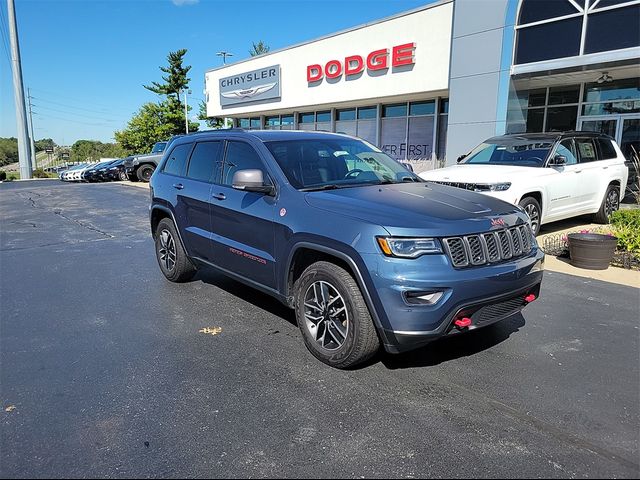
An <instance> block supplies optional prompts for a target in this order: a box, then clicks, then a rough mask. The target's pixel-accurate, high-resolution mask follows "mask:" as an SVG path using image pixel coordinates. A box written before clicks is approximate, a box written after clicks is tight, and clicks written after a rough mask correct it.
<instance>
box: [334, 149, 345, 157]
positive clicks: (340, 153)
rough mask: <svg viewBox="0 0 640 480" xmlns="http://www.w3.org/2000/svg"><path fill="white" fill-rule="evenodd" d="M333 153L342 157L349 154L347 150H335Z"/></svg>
mask: <svg viewBox="0 0 640 480" xmlns="http://www.w3.org/2000/svg"><path fill="white" fill-rule="evenodd" d="M333 154H334V155H335V156H336V157H341V156H343V155H349V152H347V151H345V150H336V151H335V152H333Z"/></svg>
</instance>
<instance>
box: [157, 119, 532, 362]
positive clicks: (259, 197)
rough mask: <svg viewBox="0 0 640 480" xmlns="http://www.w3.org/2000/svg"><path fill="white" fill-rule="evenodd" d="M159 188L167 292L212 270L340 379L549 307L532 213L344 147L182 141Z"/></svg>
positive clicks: (272, 134)
mask: <svg viewBox="0 0 640 480" xmlns="http://www.w3.org/2000/svg"><path fill="white" fill-rule="evenodd" d="M150 186H151V190H150V192H151V205H150V222H151V232H152V235H153V238H154V241H155V250H156V257H157V260H158V264H159V267H160V270H161V272H162V273H163V274H164V276H165V277H166V278H167V279H168V280H170V281H172V282H184V281H188V280H189V279H191V278H192V277H193V275H194V274H195V272H196V270H197V269H198V268H199V267H201V266H210V267H213V268H215V269H217V270H219V271H221V272H223V273H224V274H226V275H228V276H230V277H232V278H235V279H236V280H239V281H241V282H244V283H246V284H247V285H250V286H252V287H255V288H256V289H258V290H261V291H263V292H266V293H268V294H270V295H273V296H274V297H276V298H277V299H279V300H280V301H282V302H283V303H284V304H285V305H287V306H289V307H290V308H292V309H294V310H295V315H296V318H297V321H298V326H299V328H300V331H301V334H302V337H303V339H304V342H305V344H306V346H307V347H308V349H309V351H310V352H311V353H312V354H313V355H315V356H316V357H317V358H318V359H320V360H321V361H323V362H325V363H326V364H328V365H331V366H333V367H337V368H347V367H351V366H354V365H357V364H360V363H362V362H364V361H366V360H367V359H369V358H370V357H372V356H373V355H374V354H375V353H376V352H377V351H378V350H379V347H380V345H382V346H383V347H384V348H385V349H386V350H387V351H388V352H391V353H399V352H402V351H407V350H411V349H414V348H417V347H419V346H421V345H424V344H426V343H428V342H430V341H433V340H434V339H437V338H440V337H443V336H446V335H451V334H455V333H458V332H464V331H469V330H473V329H476V328H480V327H484V326H486V325H489V324H492V323H494V322H497V321H499V320H502V319H504V318H506V317H508V316H511V315H513V314H515V313H517V312H519V311H520V310H521V309H522V308H523V307H524V306H525V305H527V304H528V303H529V302H531V301H533V300H535V299H536V298H537V296H538V294H539V290H540V283H541V281H542V274H543V265H544V254H543V252H542V251H541V250H540V249H539V248H538V245H537V244H536V241H535V238H534V236H533V233H532V231H531V227H530V225H529V219H528V217H527V215H526V213H525V212H524V211H523V210H522V209H521V208H519V207H516V206H514V205H511V204H509V203H506V202H504V201H501V200H498V199H495V198H491V197H489V196H486V195H480V194H478V193H475V192H470V191H465V190H460V189H456V188H452V187H447V186H443V185H438V184H434V183H426V182H423V181H422V180H421V179H420V178H419V177H418V176H417V175H415V174H413V173H412V172H410V171H408V170H407V169H405V168H404V167H403V166H402V165H400V164H399V163H398V162H396V161H395V160H393V159H392V158H390V157H389V156H387V155H386V154H385V153H384V152H382V151H380V150H379V149H377V148H375V147H372V146H371V145H370V144H368V143H366V142H364V141H362V140H359V139H356V138H353V137H349V136H346V135H339V134H333V133H322V132H301V131H251V132H245V131H243V130H235V129H234V130H220V131H209V132H202V133H198V134H194V135H190V136H184V137H182V138H179V139H177V140H175V141H174V142H173V143H172V144H171V145H170V146H169V148H168V151H167V153H166V154H165V156H164V158H163V160H162V162H161V163H160V165H159V167H158V169H157V170H156V172H155V173H154V174H153V176H152V178H151V185H150ZM212 308H213V309H215V307H212Z"/></svg>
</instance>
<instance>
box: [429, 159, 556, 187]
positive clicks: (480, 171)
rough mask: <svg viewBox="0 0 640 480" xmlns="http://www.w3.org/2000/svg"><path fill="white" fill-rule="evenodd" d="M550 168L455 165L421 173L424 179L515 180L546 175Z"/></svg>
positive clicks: (471, 181)
mask: <svg viewBox="0 0 640 480" xmlns="http://www.w3.org/2000/svg"><path fill="white" fill-rule="evenodd" d="M547 171H548V169H546V168H539V167H518V166H514V165H464V164H463V165H454V166H452V167H447V168H438V169H436V170H428V171H426V172H422V173H421V174H420V178H423V179H424V180H435V181H442V182H463V183H500V182H513V181H514V180H517V179H519V178H527V179H529V178H532V177H537V176H540V175H544V174H545V173H546V172H547Z"/></svg>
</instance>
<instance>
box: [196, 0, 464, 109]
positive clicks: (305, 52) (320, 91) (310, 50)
mask: <svg viewBox="0 0 640 480" xmlns="http://www.w3.org/2000/svg"><path fill="white" fill-rule="evenodd" d="M452 15H453V3H444V4H440V5H436V6H434V7H432V8H426V9H424V10H420V11H417V12H413V13H410V14H407V15H404V16H399V17H396V18H392V19H390V20H386V21H383V22H380V23H376V24H373V25H368V26H366V27H362V28H358V29H356V30H352V31H348V32H345V33H341V34H339V35H334V36H331V37H329V38H325V39H322V40H319V41H316V42H312V43H307V44H303V45H300V46H297V47H294V48H291V49H288V50H284V51H279V52H274V53H271V54H267V55H264V56H261V57H258V58H255V59H251V60H249V61H245V62H240V63H238V64H232V65H228V66H226V67H223V68H219V69H216V70H212V71H209V72H207V73H206V74H205V88H206V91H207V93H208V102H207V115H208V116H211V117H220V116H225V115H226V116H232V115H234V116H237V115H242V114H253V115H256V114H264V113H268V112H277V111H284V110H287V111H294V110H296V111H298V110H305V109H309V110H312V109H313V108H314V107H316V106H321V105H326V106H330V105H336V104H338V103H340V102H351V103H353V102H357V101H360V100H366V99H376V100H378V99H383V98H385V97H393V96H396V97H397V96H399V95H411V94H415V93H423V92H437V91H446V90H447V88H448V81H449V53H450V47H451V29H452ZM410 42H413V43H415V45H416V48H415V65H413V68H412V69H411V70H402V69H400V70H399V71H395V72H394V71H393V69H392V68H389V69H388V71H387V72H386V73H385V74H379V75H377V76H376V75H372V74H371V73H370V72H369V71H368V70H366V69H365V71H364V72H363V73H362V75H361V76H360V77H359V78H354V79H351V77H347V78H350V79H349V80H345V76H344V75H343V76H342V77H341V78H340V79H336V80H332V82H335V83H329V82H327V80H326V78H325V79H324V80H323V81H322V82H321V83H319V84H318V85H313V86H311V85H310V84H309V83H307V66H308V65H311V64H321V65H323V66H324V65H325V64H326V62H328V61H329V60H340V61H341V62H344V58H345V57H346V56H349V55H360V56H362V57H363V58H364V59H365V61H366V56H367V55H368V54H369V53H370V52H371V51H373V50H378V49H382V48H387V49H389V52H391V49H392V48H393V47H394V46H396V45H401V44H405V43H410ZM276 64H280V66H281V89H282V96H281V99H280V100H279V101H278V100H276V101H273V102H271V101H269V102H267V103H262V104H257V105H256V104H254V105H242V106H236V107H228V108H225V109H222V108H221V106H220V97H219V91H218V85H219V83H218V81H219V79H220V78H224V77H228V76H230V75H236V74H240V73H244V72H249V71H251V70H255V69H259V68H263V67H267V66H270V65H276ZM390 64H391V61H390V59H389V65H390ZM374 73H376V72H374ZM354 77H357V76H354Z"/></svg>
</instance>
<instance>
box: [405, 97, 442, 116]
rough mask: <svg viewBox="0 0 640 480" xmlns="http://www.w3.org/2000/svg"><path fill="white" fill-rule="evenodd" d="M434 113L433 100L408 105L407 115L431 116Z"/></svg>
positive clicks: (434, 104)
mask: <svg viewBox="0 0 640 480" xmlns="http://www.w3.org/2000/svg"><path fill="white" fill-rule="evenodd" d="M435 112H436V102H435V100H429V101H427V102H411V103H410V104H409V115H433V114H434V113H435Z"/></svg>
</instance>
